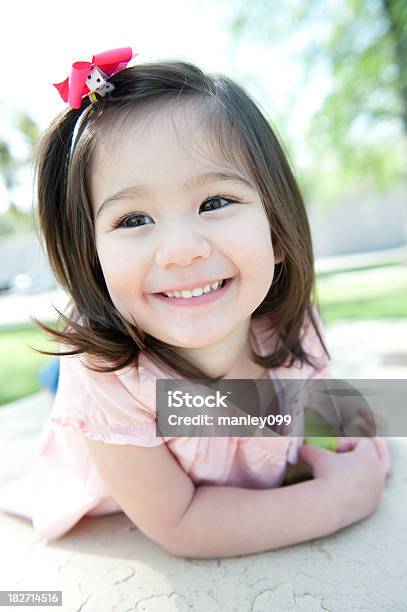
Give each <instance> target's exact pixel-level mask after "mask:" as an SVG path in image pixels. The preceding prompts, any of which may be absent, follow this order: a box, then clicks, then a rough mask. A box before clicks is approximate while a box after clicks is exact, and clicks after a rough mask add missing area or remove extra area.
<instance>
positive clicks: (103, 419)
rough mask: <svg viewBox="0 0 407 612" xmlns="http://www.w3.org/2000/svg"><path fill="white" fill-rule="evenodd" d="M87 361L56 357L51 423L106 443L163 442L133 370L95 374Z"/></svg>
mask: <svg viewBox="0 0 407 612" xmlns="http://www.w3.org/2000/svg"><path fill="white" fill-rule="evenodd" d="M89 363H91V362H90V361H89V360H88V359H86V358H85V357H84V356H83V355H79V356H78V355H74V356H65V357H62V358H61V366H60V378H59V385H58V391H57V394H56V397H55V401H54V406H53V410H52V414H51V416H50V419H51V422H52V423H53V425H54V426H55V427H61V428H65V429H68V430H71V431H75V432H77V433H80V434H82V435H83V436H86V437H88V438H92V439H93V440H100V441H102V442H108V443H111V444H135V445H139V446H146V447H154V446H159V445H160V444H164V443H165V442H164V440H163V438H162V437H161V436H160V434H159V432H158V431H157V430H156V409H155V402H154V401H153V399H154V398H153V396H152V395H151V394H147V395H146V394H145V393H144V394H143V386H142V385H141V384H140V381H139V377H138V372H137V371H136V369H135V368H133V369H132V371H130V369H127V371H126V372H125V373H124V372H123V371H121V370H119V371H118V372H112V373H103V372H94V371H92V370H90V369H88V368H87V367H86V365H87V364H89ZM120 373H122V375H121V374H120ZM138 391H139V393H138Z"/></svg>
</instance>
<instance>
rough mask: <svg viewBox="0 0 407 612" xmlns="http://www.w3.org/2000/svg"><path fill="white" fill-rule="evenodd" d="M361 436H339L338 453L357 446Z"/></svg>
mask: <svg viewBox="0 0 407 612" xmlns="http://www.w3.org/2000/svg"><path fill="white" fill-rule="evenodd" d="M359 440H360V438H355V437H341V438H338V446H337V447H336V452H337V453H347V452H349V451H351V450H353V449H354V448H355V446H356V445H357V444H358V442H359Z"/></svg>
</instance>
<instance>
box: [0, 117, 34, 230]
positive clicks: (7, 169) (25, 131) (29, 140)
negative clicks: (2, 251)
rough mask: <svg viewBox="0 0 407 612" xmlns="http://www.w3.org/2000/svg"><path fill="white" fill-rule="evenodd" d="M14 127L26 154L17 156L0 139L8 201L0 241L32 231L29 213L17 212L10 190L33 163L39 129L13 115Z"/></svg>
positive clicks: (1, 217)
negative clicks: (6, 237)
mask: <svg viewBox="0 0 407 612" xmlns="http://www.w3.org/2000/svg"><path fill="white" fill-rule="evenodd" d="M13 115H14V117H13V118H14V125H15V127H16V132H17V134H18V137H19V138H20V139H22V141H23V143H24V144H25V145H26V147H25V148H26V151H27V154H26V155H23V156H16V155H15V154H14V153H13V149H12V146H11V144H10V142H8V141H7V140H6V139H5V138H4V137H0V175H1V179H2V181H3V183H4V186H5V189H6V192H7V193H8V194H9V200H8V202H7V203H6V204H7V208H6V210H5V212H3V213H1V214H0V238H1V237H4V236H7V235H10V234H14V233H17V232H22V231H27V230H32V229H34V219H33V215H32V211H22V210H20V209H19V208H18V207H17V206H16V204H15V202H14V201H13V190H14V189H15V188H16V187H18V185H19V173H20V172H21V170H22V169H25V168H27V171H28V167H29V164H30V163H31V160H32V151H33V147H34V144H35V142H36V141H37V139H38V137H39V133H40V131H39V128H38V126H37V124H36V123H35V121H34V120H33V119H32V118H31V117H30V116H29V115H28V114H27V113H24V112H21V111H20V112H14V113H13Z"/></svg>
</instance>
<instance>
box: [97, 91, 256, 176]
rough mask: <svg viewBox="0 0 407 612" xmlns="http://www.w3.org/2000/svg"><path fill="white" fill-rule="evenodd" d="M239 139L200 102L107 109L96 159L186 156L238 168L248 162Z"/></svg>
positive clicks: (158, 159) (136, 159)
mask: <svg viewBox="0 0 407 612" xmlns="http://www.w3.org/2000/svg"><path fill="white" fill-rule="evenodd" d="M224 140H227V141H228V142H226V143H225V142H222V141H224ZM237 141H238V139H237V138H236V135H235V134H233V133H232V132H231V131H230V130H229V131H228V133H227V134H225V135H221V134H220V133H219V130H217V129H216V127H215V125H214V124H213V122H211V120H210V117H209V115H208V112H205V109H204V110H203V109H202V108H200V107H199V106H197V104H192V103H190V102H189V103H185V102H184V103H182V104H172V105H171V104H166V105H165V106H163V105H161V106H158V105H155V106H153V107H146V108H145V109H136V110H134V111H133V112H127V113H123V112H122V113H120V112H119V113H117V112H116V113H113V112H111V113H110V114H109V113H107V114H106V116H104V117H103V121H102V124H100V125H99V129H98V130H97V134H96V146H95V151H94V162H95V164H96V165H100V164H102V165H105V164H109V165H110V164H111V163H112V162H113V163H114V160H116V161H118V162H119V163H122V161H123V158H125V159H127V158H128V157H129V156H131V157H132V158H133V162H134V163H137V161H139V160H140V159H143V157H146V156H147V157H149V156H151V158H152V159H153V160H154V161H160V160H161V161H164V159H165V156H169V157H171V159H172V160H173V161H174V162H175V160H176V159H185V160H189V161H191V163H192V162H194V163H195V164H198V165H203V164H204V165H208V164H214V165H217V166H218V165H219V164H223V165H224V164H225V163H227V165H228V166H232V167H235V168H236V169H238V168H239V167H240V168H241V167H242V165H243V166H245V164H244V162H243V159H242V155H241V151H240V147H239V146H238V142H237ZM226 152H227V154H225V153H226ZM239 153H240V154H239ZM242 162H243V164H242Z"/></svg>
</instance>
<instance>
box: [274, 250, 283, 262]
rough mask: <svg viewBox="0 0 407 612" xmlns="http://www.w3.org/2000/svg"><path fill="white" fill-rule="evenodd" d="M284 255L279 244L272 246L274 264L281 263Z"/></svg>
mask: <svg viewBox="0 0 407 612" xmlns="http://www.w3.org/2000/svg"><path fill="white" fill-rule="evenodd" d="M284 257H285V256H284V252H283V249H282V248H281V247H279V246H276V247H275V248H274V263H275V264H279V263H281V262H282V261H283V259H284Z"/></svg>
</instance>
